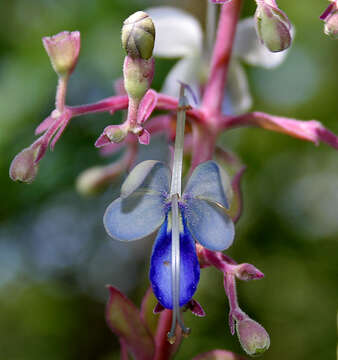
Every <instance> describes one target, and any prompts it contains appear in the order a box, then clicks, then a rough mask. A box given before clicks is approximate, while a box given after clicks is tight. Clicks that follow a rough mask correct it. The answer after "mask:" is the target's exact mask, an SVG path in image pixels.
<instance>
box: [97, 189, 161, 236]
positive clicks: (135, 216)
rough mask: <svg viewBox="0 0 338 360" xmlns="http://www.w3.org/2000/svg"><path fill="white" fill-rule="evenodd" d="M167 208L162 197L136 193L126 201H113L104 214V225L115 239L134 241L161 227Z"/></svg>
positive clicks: (120, 199) (119, 199)
mask: <svg viewBox="0 0 338 360" xmlns="http://www.w3.org/2000/svg"><path fill="white" fill-rule="evenodd" d="M167 207H168V205H167V204H166V198H165V197H164V196H162V195H149V194H145V193H140V192H134V193H133V194H132V195H130V196H129V197H127V198H126V199H122V198H118V199H116V200H115V201H113V202H112V203H111V204H110V205H109V206H108V208H107V210H106V212H105V214H104V217H103V223H104V226H105V229H106V231H107V233H108V234H109V236H111V237H112V238H113V239H115V240H119V241H134V240H138V239H142V238H145V237H147V236H148V235H150V234H152V233H153V232H154V231H155V230H157V229H158V228H159V227H160V226H161V224H162V223H163V221H164V219H165V215H166V212H167Z"/></svg>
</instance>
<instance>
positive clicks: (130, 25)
mask: <svg viewBox="0 0 338 360" xmlns="http://www.w3.org/2000/svg"><path fill="white" fill-rule="evenodd" d="M154 42H155V27H154V23H153V21H152V20H151V18H150V17H149V15H148V14H147V13H145V12H143V11H137V12H136V13H134V14H133V15H131V16H129V17H128V18H127V19H126V20H125V21H124V23H123V27H122V45H123V48H124V49H125V51H126V52H127V54H128V55H129V56H131V57H132V58H142V59H145V60H148V59H149V58H151V56H152V54H153V49H154Z"/></svg>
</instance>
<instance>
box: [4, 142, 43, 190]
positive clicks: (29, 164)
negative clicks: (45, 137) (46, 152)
mask: <svg viewBox="0 0 338 360" xmlns="http://www.w3.org/2000/svg"><path fill="white" fill-rule="evenodd" d="M38 152H39V148H38V147H35V146H34V145H31V146H30V147H28V148H26V149H23V150H22V151H21V152H20V153H19V154H18V155H16V156H15V158H14V159H13V161H12V164H11V167H10V169H9V176H10V178H11V179H12V180H14V181H20V182H25V183H31V182H33V180H34V179H35V177H36V174H37V172H38V169H39V165H38V164H37V163H36V162H35V161H36V158H37V154H38Z"/></svg>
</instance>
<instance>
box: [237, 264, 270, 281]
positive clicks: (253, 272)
mask: <svg viewBox="0 0 338 360" xmlns="http://www.w3.org/2000/svg"><path fill="white" fill-rule="evenodd" d="M233 268H234V273H235V275H236V277H237V278H238V279H240V280H243V281H248V280H256V279H261V278H262V277H264V274H263V273H262V272H261V271H259V270H258V269H257V268H256V267H255V266H253V265H251V264H247V263H244V264H239V265H233Z"/></svg>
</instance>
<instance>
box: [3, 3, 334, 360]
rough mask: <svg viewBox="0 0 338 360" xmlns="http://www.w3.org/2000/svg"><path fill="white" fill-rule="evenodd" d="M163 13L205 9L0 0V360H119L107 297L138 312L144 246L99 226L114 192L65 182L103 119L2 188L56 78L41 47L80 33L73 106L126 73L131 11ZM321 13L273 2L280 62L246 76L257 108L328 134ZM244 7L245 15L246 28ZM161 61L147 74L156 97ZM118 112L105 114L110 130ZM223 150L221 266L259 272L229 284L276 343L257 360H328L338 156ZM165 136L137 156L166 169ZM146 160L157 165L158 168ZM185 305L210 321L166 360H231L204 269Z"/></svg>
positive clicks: (310, 148) (275, 148)
mask: <svg viewBox="0 0 338 360" xmlns="http://www.w3.org/2000/svg"><path fill="white" fill-rule="evenodd" d="M158 4H161V5H163V4H174V5H180V6H181V7H184V8H186V9H188V10H189V9H190V10H191V11H192V12H193V13H194V14H195V15H196V16H200V18H201V20H202V21H203V19H202V17H203V14H204V13H205V10H204V5H205V4H204V1H203V0H200V1H196V0H191V1H183V0H182V1H176V2H174V1H169V0H168V1H165V0H161V1H145V0H143V1H141V0H128V1H125V0H113V1H112V0H95V1H91V0H32V1H27V0H2V1H1V3H0V109H1V116H0V153H1V157H0V169H1V171H0V189H1V190H0V191H1V205H2V206H1V207H0V359H3V360H21V359H22V360H30V359H34V360H40V359H41V360H42V359H43V360H45V359H49V360H61V359H62V360H68V359H72V360H76V359H81V360H85V359H98V360H109V359H118V358H119V355H118V354H119V349H118V342H117V339H116V338H115V336H114V335H113V334H111V333H110V332H109V330H108V328H107V326H106V324H105V321H104V303H105V301H106V299H107V295H108V292H107V290H106V289H105V284H108V283H109V284H113V285H115V286H117V287H119V288H120V289H121V290H123V291H125V292H126V293H127V294H128V296H129V297H130V298H131V299H132V300H133V301H135V303H137V304H139V303H140V302H141V298H142V294H143V293H144V291H145V290H146V288H147V286H148V280H147V269H148V262H149V255H150V251H151V242H148V243H146V244H145V243H142V242H141V243H140V244H139V243H134V244H120V243H115V242H113V241H111V240H110V239H109V238H108V237H107V235H106V234H105V232H104V230H103V226H102V215H103V212H104V209H105V207H106V206H107V204H108V203H109V202H110V201H111V199H112V198H114V197H115V196H116V194H117V191H118V185H119V182H116V183H115V184H114V186H113V187H112V188H110V189H109V190H108V191H107V192H106V193H105V194H103V195H100V196H98V197H96V198H89V199H88V198H86V199H85V198H82V197H81V196H80V195H78V194H77V193H76V191H75V187H74V182H75V179H76V176H77V175H78V174H79V173H80V172H81V171H82V170H84V169H86V168H87V167H90V166H93V165H96V164H98V163H101V164H103V163H105V162H107V161H109V159H108V160H107V159H102V158H100V156H99V154H98V153H97V151H96V150H95V148H94V146H93V143H94V141H95V140H96V138H97V137H98V135H99V134H100V133H101V130H102V129H103V128H104V127H105V126H106V125H108V124H109V123H110V122H111V118H110V116H108V115H92V116H87V117H82V118H78V119H75V120H74V121H72V123H71V126H70V127H69V128H68V129H67V131H66V132H65V134H64V136H63V138H62V140H61V141H60V142H59V143H58V144H57V146H56V149H55V151H54V152H53V153H51V152H48V153H47V155H46V157H45V158H44V159H43V160H42V162H41V166H40V171H39V175H38V177H37V179H36V181H35V182H34V183H33V184H31V185H24V184H17V183H13V182H11V181H10V179H9V177H8V168H9V165H10V162H11V160H12V158H13V157H14V156H15V154H16V153H18V152H19V151H20V150H21V149H22V148H24V147H27V146H28V145H29V144H30V143H31V142H32V141H33V139H34V135H33V132H34V128H35V127H36V126H37V125H38V124H39V122H40V121H41V120H42V119H43V118H44V117H45V116H47V115H48V114H49V112H50V111H51V110H52V108H53V101H54V91H55V84H56V76H55V74H54V73H53V71H52V69H51V67H50V65H49V61H48V58H47V56H46V54H45V51H44V49H43V47H42V43H41V38H42V37H43V36H46V35H52V34H56V33H58V32H60V31H62V30H80V31H81V37H82V48H81V55H80V59H79V63H78V66H77V68H76V71H75V73H74V74H73V76H72V79H71V82H70V88H69V96H68V103H69V104H81V103H87V102H93V101H96V100H98V99H100V98H102V97H105V96H109V95H110V94H111V93H112V85H113V79H116V78H118V77H120V76H121V67H122V65H121V64H122V61H123V56H124V55H123V52H122V49H121V47H120V40H119V37H120V27H121V23H122V21H123V19H124V18H126V17H127V16H128V15H129V14H130V13H132V12H134V11H137V10H140V9H144V8H146V7H148V6H151V5H158ZM327 4H328V3H327V1H324V0H323V1H318V0H307V1H305V0H300V1H293V0H280V1H279V5H280V7H281V8H282V9H283V10H285V11H286V12H287V14H288V16H289V18H290V19H291V21H292V22H293V24H295V27H296V38H295V41H294V44H293V47H292V50H291V51H290V53H289V56H288V58H287V60H286V62H285V63H284V64H283V65H282V66H281V67H280V68H278V69H275V70H264V69H258V68H249V67H248V68H246V70H247V73H248V75H249V80H250V86H251V90H252V93H253V96H254V100H255V101H254V109H256V110H262V111H267V112H271V113H275V114H277V115H285V116H290V117H295V118H301V119H317V120H320V121H322V122H323V123H324V125H325V126H327V127H328V128H330V129H331V130H332V131H334V132H336V133H338V121H337V120H338V119H337V118H338V116H337V115H338V102H337V94H338V76H337V74H338V72H337V64H338V42H335V41H332V40H329V39H328V38H327V37H326V36H325V35H324V34H323V24H322V23H321V21H319V19H318V16H319V15H320V13H321V11H323V10H324V8H325V7H326V6H327ZM254 9H255V7H254V2H253V1H246V2H245V6H244V9H243V16H249V15H252V14H253V12H254ZM172 64H173V62H172V61H171V62H170V61H164V60H161V61H157V67H156V77H155V81H154V87H155V88H157V89H159V88H160V86H161V83H162V81H163V79H164V76H165V74H166V72H167V71H168V69H169V67H170V66H171V65H172ZM120 119H121V114H118V115H116V116H115V120H116V121H120ZM221 142H223V143H224V144H226V145H227V146H228V147H229V148H230V149H232V150H233V151H235V152H236V153H238V154H239V156H240V157H241V158H242V160H243V162H244V163H245V164H247V166H248V168H247V171H246V174H245V177H244V183H243V192H244V215H243V217H242V219H241V220H240V221H239V223H238V226H237V237H236V242H235V243H234V245H233V246H232V248H231V249H230V250H229V254H230V255H231V256H233V257H234V258H235V259H236V260H237V261H239V262H250V263H253V264H255V265H256V266H257V267H258V268H259V269H260V270H262V271H263V272H264V273H265V276H266V277H265V278H264V279H263V280H260V281H256V282H249V283H240V284H239V285H238V292H239V301H240V304H241V305H242V308H243V310H245V311H246V312H247V313H248V314H249V315H250V316H251V317H253V318H254V319H256V320H257V321H259V322H260V323H262V324H263V325H264V327H265V328H266V329H267V330H268V332H269V333H270V335H271V348H270V350H269V351H268V352H267V353H266V354H265V355H264V356H263V359H266V360H269V359H270V360H272V359H273V360H282V359H288V360H303V359H304V360H305V359H307V360H308V359H318V360H319V359H323V360H327V359H333V358H334V354H335V352H336V309H337V275H338V274H337V273H338V271H337V270H338V268H337V250H338V247H337V238H338V211H337V209H338V166H337V165H338V154H337V152H336V151H335V150H333V149H331V148H329V147H328V146H326V145H321V146H320V147H318V148H316V147H315V146H314V145H313V144H310V143H306V142H302V141H299V140H295V139H293V138H289V137H287V136H286V135H281V134H275V133H269V132H267V131H264V130H260V129H240V130H234V131H232V132H229V133H227V134H226V135H224V136H222V138H221ZM161 143H163V141H161V139H156V138H154V140H153V141H152V144H151V146H150V147H149V149H147V153H146V154H144V155H143V156H156V157H165V154H164V152H165V151H164V148H163V146H162V147H161ZM154 154H155V155H154ZM196 299H197V300H198V301H199V302H200V303H201V304H202V305H203V307H204V309H205V310H206V312H207V317H206V318H203V319H197V318H193V316H192V315H187V316H186V318H187V319H186V323H187V324H189V326H191V327H192V328H193V333H192V335H191V336H190V338H188V339H187V340H185V341H184V343H183V345H182V347H181V350H180V353H179V355H178V356H177V359H179V360H181V359H182V360H183V359H191V358H192V357H193V356H195V355H196V354H198V353H199V352H202V351H207V350H211V349H214V348H225V349H229V350H232V351H236V352H238V353H241V352H242V351H241V349H240V347H239V345H238V341H237V339H236V338H235V337H232V336H231V335H230V332H229V329H228V325H227V316H228V304H227V300H226V297H225V295H224V290H223V287H222V278H221V275H220V274H218V273H217V272H216V271H214V270H204V271H203V274H202V279H201V282H200V285H199V288H198V292H197V295H196Z"/></svg>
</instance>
